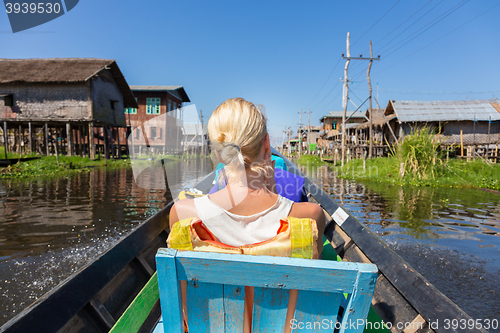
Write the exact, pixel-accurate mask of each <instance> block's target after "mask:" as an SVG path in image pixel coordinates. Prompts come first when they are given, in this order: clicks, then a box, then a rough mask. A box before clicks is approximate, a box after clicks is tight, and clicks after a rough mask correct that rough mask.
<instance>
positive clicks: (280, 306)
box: [252, 273, 289, 333]
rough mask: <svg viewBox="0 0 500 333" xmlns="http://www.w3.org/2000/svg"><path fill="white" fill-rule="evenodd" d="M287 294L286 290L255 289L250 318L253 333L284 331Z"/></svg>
mask: <svg viewBox="0 0 500 333" xmlns="http://www.w3.org/2000/svg"><path fill="white" fill-rule="evenodd" d="M252 275H253V273H252ZM257 276H258V275H257ZM288 292H289V291H288V290H284V289H279V288H255V291H254V300H253V302H254V304H253V316H252V332H253V333H259V332H262V333H268V332H276V333H278V332H279V333H281V332H283V331H284V329H285V324H286V323H285V321H286V313H287V308H288Z"/></svg>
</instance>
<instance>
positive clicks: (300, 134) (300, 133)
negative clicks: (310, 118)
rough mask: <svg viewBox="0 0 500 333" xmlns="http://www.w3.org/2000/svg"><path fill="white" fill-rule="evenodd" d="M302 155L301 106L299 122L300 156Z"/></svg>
mask: <svg viewBox="0 0 500 333" xmlns="http://www.w3.org/2000/svg"><path fill="white" fill-rule="evenodd" d="M300 156H302V108H300V122H299V158H300Z"/></svg>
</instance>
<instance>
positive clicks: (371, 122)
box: [366, 41, 373, 159]
mask: <svg viewBox="0 0 500 333" xmlns="http://www.w3.org/2000/svg"><path fill="white" fill-rule="evenodd" d="M370 58H373V51H372V41H370ZM372 63H373V60H370V63H369V64H368V72H367V73H366V76H367V77H368V88H369V91H370V131H369V133H370V147H369V148H368V149H369V150H368V158H369V159H371V158H372V150H373V129H372V127H373V117H372V113H373V109H372V81H371V80H370V70H371V69H372Z"/></svg>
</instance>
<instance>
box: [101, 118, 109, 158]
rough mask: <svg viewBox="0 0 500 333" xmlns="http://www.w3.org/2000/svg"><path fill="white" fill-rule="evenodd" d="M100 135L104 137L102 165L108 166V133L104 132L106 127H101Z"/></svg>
mask: <svg viewBox="0 0 500 333" xmlns="http://www.w3.org/2000/svg"><path fill="white" fill-rule="evenodd" d="M102 134H103V136H104V159H105V161H104V165H107V164H108V133H107V131H106V125H103V126H102Z"/></svg>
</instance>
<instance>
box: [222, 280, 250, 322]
mask: <svg viewBox="0 0 500 333" xmlns="http://www.w3.org/2000/svg"><path fill="white" fill-rule="evenodd" d="M224 310H225V313H226V316H225V322H224V326H225V328H226V332H243V316H244V315H245V287H244V286H232V285H227V284H226V285H224Z"/></svg>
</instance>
